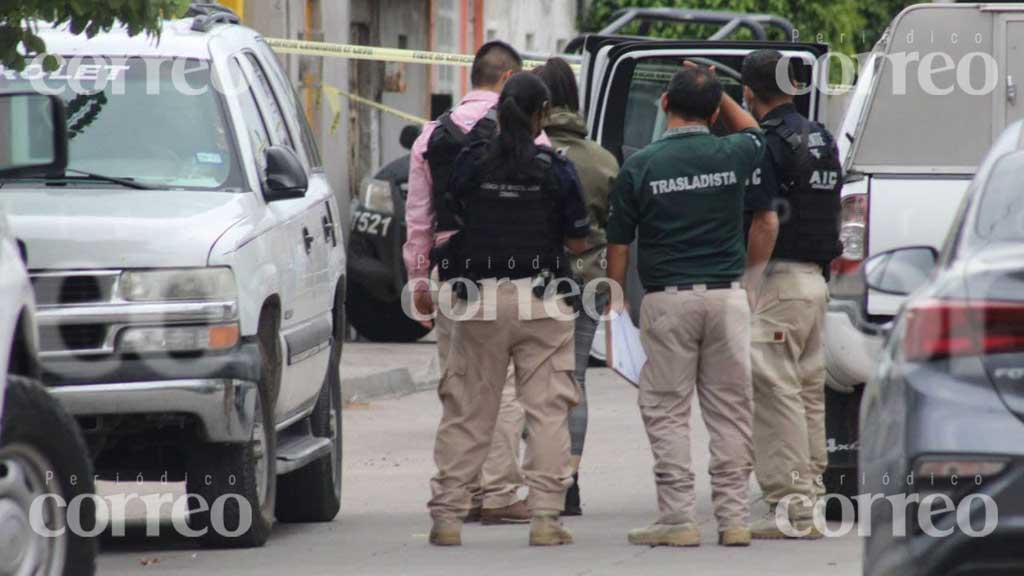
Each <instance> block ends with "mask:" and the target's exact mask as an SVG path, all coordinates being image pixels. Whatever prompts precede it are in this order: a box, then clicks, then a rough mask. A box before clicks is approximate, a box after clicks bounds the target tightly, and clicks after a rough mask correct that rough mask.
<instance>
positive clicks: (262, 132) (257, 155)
mask: <svg viewBox="0 0 1024 576" xmlns="http://www.w3.org/2000/svg"><path fill="white" fill-rule="evenodd" d="M229 71H230V74H231V76H232V83H233V85H234V86H245V85H246V83H245V76H244V75H243V73H242V69H241V67H240V65H239V64H238V61H237V60H231V64H230V66H229ZM238 101H239V104H240V110H241V112H242V118H243V119H244V121H245V126H243V127H242V129H244V130H245V131H246V132H247V133H248V135H249V143H250V145H251V146H252V150H251V152H252V156H253V158H254V159H255V160H256V169H257V172H258V173H259V178H260V182H259V184H262V180H263V176H264V174H265V173H266V169H267V157H266V150H267V146H269V145H270V136H269V135H268V134H267V126H266V124H265V123H264V122H263V116H262V115H261V114H260V110H259V106H258V105H257V104H256V98H255V97H254V96H253V94H252V90H251V87H250V89H249V90H241V89H240V90H239V93H238Z"/></svg>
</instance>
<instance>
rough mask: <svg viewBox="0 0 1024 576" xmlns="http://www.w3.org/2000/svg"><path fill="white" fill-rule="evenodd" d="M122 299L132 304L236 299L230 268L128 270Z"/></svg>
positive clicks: (236, 290) (123, 279) (122, 286)
mask: <svg viewBox="0 0 1024 576" xmlns="http://www.w3.org/2000/svg"><path fill="white" fill-rule="evenodd" d="M120 284H121V288H120V292H121V297H122V298H124V299H125V300H128V301H132V302H158V301H167V300H233V299H235V298H236V297H237V296H238V288H237V287H236V286H235V275H234V274H233V273H232V272H231V269H230V268H191V269H180V270H142V271H134V270H129V271H127V272H124V273H122V274H121V282H120Z"/></svg>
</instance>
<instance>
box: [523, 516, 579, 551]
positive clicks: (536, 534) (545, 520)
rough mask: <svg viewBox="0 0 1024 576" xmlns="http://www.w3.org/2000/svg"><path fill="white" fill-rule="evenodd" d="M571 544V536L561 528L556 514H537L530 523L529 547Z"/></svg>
mask: <svg viewBox="0 0 1024 576" xmlns="http://www.w3.org/2000/svg"><path fill="white" fill-rule="evenodd" d="M565 544H572V534H570V533H569V531H568V530H566V529H565V528H564V527H563V526H562V522H561V521H560V520H559V519H558V512H551V513H538V514H536V515H534V516H533V520H532V521H531V523H530V546H562V545H565Z"/></svg>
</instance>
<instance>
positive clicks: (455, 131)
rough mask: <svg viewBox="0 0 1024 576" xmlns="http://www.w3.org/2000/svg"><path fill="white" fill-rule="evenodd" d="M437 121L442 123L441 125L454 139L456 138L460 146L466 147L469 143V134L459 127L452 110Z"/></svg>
mask: <svg viewBox="0 0 1024 576" xmlns="http://www.w3.org/2000/svg"><path fill="white" fill-rule="evenodd" d="M437 121H438V122H439V123H440V124H441V127H443V128H444V129H445V130H447V131H448V134H449V135H451V137H452V139H454V140H455V142H456V143H458V145H459V146H462V147H466V146H468V145H469V136H467V135H466V133H465V132H463V131H462V129H461V128H459V126H458V124H456V123H455V121H454V120H452V113H451V111H448V112H445V113H444V114H442V115H441V117H440V118H438V119H437Z"/></svg>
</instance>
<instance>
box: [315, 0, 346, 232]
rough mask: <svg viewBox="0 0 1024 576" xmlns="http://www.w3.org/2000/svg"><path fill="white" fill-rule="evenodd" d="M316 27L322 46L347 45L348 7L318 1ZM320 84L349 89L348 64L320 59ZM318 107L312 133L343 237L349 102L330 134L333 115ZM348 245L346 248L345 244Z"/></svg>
mask: <svg viewBox="0 0 1024 576" xmlns="http://www.w3.org/2000/svg"><path fill="white" fill-rule="evenodd" d="M319 5H320V21H319V22H318V23H315V25H317V26H318V27H319V30H320V33H321V35H322V38H323V41H324V42H339V43H347V42H348V41H349V21H350V20H349V3H348V2H340V1H337V0H321V1H320V2H319ZM319 60H320V65H321V70H320V72H321V77H320V78H321V81H322V82H324V83H325V84H331V85H333V86H339V87H342V88H344V87H345V86H347V85H348V75H349V61H348V60H345V59H343V58H321V59H319ZM320 102H321V105H320V106H319V107H318V109H317V110H316V111H315V114H314V118H315V119H316V120H317V123H318V124H319V125H318V126H316V127H315V128H314V129H315V130H316V131H317V134H318V137H319V140H320V155H321V156H322V157H323V162H324V170H325V171H326V172H327V176H328V178H330V180H331V184H332V185H333V186H334V190H335V192H336V193H337V194H338V203H339V207H340V208H341V211H342V220H341V221H342V222H344V226H343V228H344V230H345V236H346V240H347V236H348V223H349V221H350V218H349V202H350V199H351V198H352V192H353V191H352V190H351V189H350V185H349V140H348V138H349V134H348V130H347V129H346V123H345V119H346V118H348V114H349V102H348V101H347V100H346V99H345V98H342V99H341V119H342V121H341V124H340V125H339V126H338V129H337V130H336V131H335V132H334V134H331V132H330V128H331V121H332V119H333V118H332V113H331V109H330V106H327V104H326V98H321V99H320ZM346 245H347V244H346Z"/></svg>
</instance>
